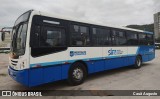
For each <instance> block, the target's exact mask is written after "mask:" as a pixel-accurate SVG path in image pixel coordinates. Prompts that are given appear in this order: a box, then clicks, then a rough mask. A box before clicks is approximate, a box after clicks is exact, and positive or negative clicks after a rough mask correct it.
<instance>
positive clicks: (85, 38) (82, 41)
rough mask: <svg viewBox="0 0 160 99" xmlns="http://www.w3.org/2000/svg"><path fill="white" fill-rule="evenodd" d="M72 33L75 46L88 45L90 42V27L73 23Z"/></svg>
mask: <svg viewBox="0 0 160 99" xmlns="http://www.w3.org/2000/svg"><path fill="white" fill-rule="evenodd" d="M71 35H72V36H71V45H73V46H88V45H89V43H90V38H89V28H88V27H85V26H78V25H71Z"/></svg>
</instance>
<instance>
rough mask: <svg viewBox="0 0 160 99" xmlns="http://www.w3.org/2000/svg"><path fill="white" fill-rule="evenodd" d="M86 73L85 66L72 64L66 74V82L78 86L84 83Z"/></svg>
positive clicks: (78, 63)
mask: <svg viewBox="0 0 160 99" xmlns="http://www.w3.org/2000/svg"><path fill="white" fill-rule="evenodd" d="M86 75H87V72H86V68H85V66H84V65H83V64H82V63H80V62H77V63H74V64H73V65H72V66H71V68H70V70H69V73H68V82H69V84H71V85H80V84H82V83H83V82H84V80H85V78H86Z"/></svg>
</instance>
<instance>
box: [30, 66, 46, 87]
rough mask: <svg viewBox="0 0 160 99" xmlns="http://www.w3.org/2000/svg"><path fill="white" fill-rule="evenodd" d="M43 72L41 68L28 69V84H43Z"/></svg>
mask: <svg viewBox="0 0 160 99" xmlns="http://www.w3.org/2000/svg"><path fill="white" fill-rule="evenodd" d="M43 81H44V74H43V68H34V69H29V86H30V87H32V86H37V85H40V84H43Z"/></svg>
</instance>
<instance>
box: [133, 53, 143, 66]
mask: <svg viewBox="0 0 160 99" xmlns="http://www.w3.org/2000/svg"><path fill="white" fill-rule="evenodd" d="M141 66H142V58H141V56H137V57H136V60H135V64H134V68H136V69H139V68H141Z"/></svg>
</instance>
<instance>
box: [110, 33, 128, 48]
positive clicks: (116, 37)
mask: <svg viewBox="0 0 160 99" xmlns="http://www.w3.org/2000/svg"><path fill="white" fill-rule="evenodd" d="M112 44H113V45H127V39H126V36H125V32H123V31H118V30H112Z"/></svg>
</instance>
